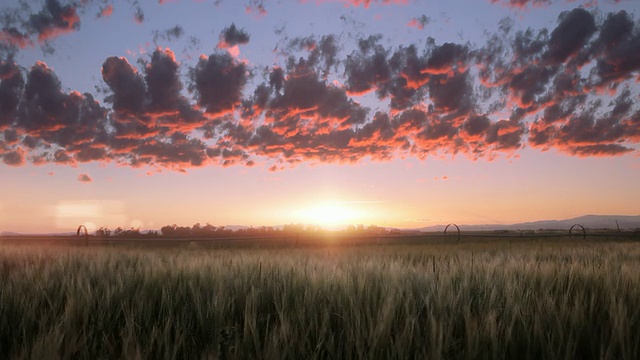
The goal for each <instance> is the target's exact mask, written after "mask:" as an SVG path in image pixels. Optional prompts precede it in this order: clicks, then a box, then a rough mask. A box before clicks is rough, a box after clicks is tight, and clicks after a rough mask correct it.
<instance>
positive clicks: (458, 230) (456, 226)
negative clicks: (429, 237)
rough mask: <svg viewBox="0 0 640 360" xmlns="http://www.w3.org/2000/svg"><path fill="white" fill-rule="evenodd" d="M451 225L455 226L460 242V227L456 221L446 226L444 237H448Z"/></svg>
mask: <svg viewBox="0 0 640 360" xmlns="http://www.w3.org/2000/svg"><path fill="white" fill-rule="evenodd" d="M450 226H455V228H456V231H457V232H458V237H457V238H456V242H457V243H459V242H460V228H459V227H458V225H456V224H454V223H451V224H449V225H447V226H445V228H444V238H445V239H446V238H447V230H449V227H450Z"/></svg>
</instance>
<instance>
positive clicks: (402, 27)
mask: <svg viewBox="0 0 640 360" xmlns="http://www.w3.org/2000/svg"><path fill="white" fill-rule="evenodd" d="M639 99H640V3H639V2H637V1H634V0H629V1H624V0H599V1H593V0H589V1H584V0H577V1H565V0H547V1H539V0H532V1H528V0H518V1H515V0H511V1H508V0H477V1H448V2H445V3H443V2H434V1H422V0H404V1H403V0H397V1H394V0H368V1H367V0H324V1H321V0H317V1H268V0H264V1H260V0H240V1H231V0H216V1H187V0H184V1H179V0H175V1H170V0H159V1H137V0H128V1H118V2H116V1H112V0H84V1H64V0H47V1H15V2H11V3H10V4H6V2H5V3H3V5H0V174H1V175H0V231H3V230H4V231H16V232H59V231H68V230H70V229H71V230H73V229H75V228H76V227H77V226H78V225H79V224H85V225H87V227H88V228H89V229H90V230H95V229H96V228H98V227H101V226H106V227H111V228H115V227H117V226H122V227H125V228H128V227H134V228H138V227H140V228H143V229H159V228H160V227H162V226H163V225H167V224H174V223H176V224H181V225H190V224H194V223H197V222H200V223H203V224H204V223H207V222H209V223H212V224H216V225H228V224H237V225H253V226H260V225H281V224H288V223H311V224H317V225H320V226H323V227H327V228H339V227H344V226H346V225H347V224H376V225H380V226H391V227H400V228H424V227H428V226H432V225H435V224H442V223H449V222H457V223H465V224H496V223H520V222H529V221H535V220H541V219H566V218H573V217H577V216H580V215H584V214H592V213H595V214H616V215H638V213H640V211H639V208H638V205H637V204H639V203H640V191H638V188H637V181H638V179H640V105H638V103H639V101H638V100H639Z"/></svg>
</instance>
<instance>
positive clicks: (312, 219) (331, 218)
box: [295, 202, 366, 229]
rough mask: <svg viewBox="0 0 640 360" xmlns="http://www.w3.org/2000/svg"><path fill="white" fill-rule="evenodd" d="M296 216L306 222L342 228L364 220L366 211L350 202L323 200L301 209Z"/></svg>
mask: <svg viewBox="0 0 640 360" xmlns="http://www.w3.org/2000/svg"><path fill="white" fill-rule="evenodd" d="M295 215H296V216H295V218H296V220H297V221H299V222H302V223H304V224H310V225H318V226H320V227H326V228H331V229H335V228H341V227H345V226H347V225H351V224H357V223H359V222H362V221H363V220H364V219H365V218H366V213H365V212H364V211H362V210H361V209H358V208H356V207H355V206H353V204H350V203H348V202H322V203H316V204H313V205H310V206H308V207H304V208H302V209H299V210H298V211H297V212H296V214H295Z"/></svg>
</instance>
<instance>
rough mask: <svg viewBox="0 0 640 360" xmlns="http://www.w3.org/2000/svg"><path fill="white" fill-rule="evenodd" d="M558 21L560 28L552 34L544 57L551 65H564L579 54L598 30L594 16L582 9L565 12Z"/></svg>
mask: <svg viewBox="0 0 640 360" xmlns="http://www.w3.org/2000/svg"><path fill="white" fill-rule="evenodd" d="M558 21H559V24H558V26H557V27H556V28H555V29H554V30H553V31H552V32H551V38H550V39H549V43H548V50H547V52H546V53H545V55H544V59H545V60H546V61H548V62H549V64H551V65H557V64H559V63H563V62H565V61H566V60H567V59H568V58H569V57H570V56H572V55H575V54H577V53H578V51H579V50H580V49H582V48H583V47H584V46H585V44H586V42H587V40H589V38H591V36H592V35H593V34H594V33H595V32H596V30H597V28H596V24H595V20H594V18H593V15H592V14H591V13H589V12H588V11H586V10H584V9H581V8H577V9H573V10H571V11H565V12H563V13H562V14H560V16H559V17H558Z"/></svg>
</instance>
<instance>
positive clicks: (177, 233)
mask: <svg viewBox="0 0 640 360" xmlns="http://www.w3.org/2000/svg"><path fill="white" fill-rule="evenodd" d="M329 232H330V231H328V230H325V229H322V228H321V227H320V226H316V225H303V224H287V225H284V226H282V227H273V226H260V227H246V228H239V229H235V230H234V229H230V228H227V227H225V226H214V225H211V224H209V223H207V224H205V225H201V224H200V223H196V224H194V225H192V226H178V225H176V224H173V225H165V226H163V227H161V228H160V231H157V230H147V231H142V230H141V229H140V228H130V229H123V228H122V227H117V228H116V229H114V230H111V229H109V228H107V227H100V228H99V229H98V230H96V232H95V235H96V236H97V237H234V236H237V237H245V236H300V235H319V234H323V233H329ZM337 232H339V233H345V234H357V235H372V236H373V235H375V236H379V235H385V234H389V233H391V232H392V230H389V229H386V228H384V227H380V226H376V225H368V226H365V225H362V224H360V225H348V226H347V227H346V229H344V230H341V231H337Z"/></svg>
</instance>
